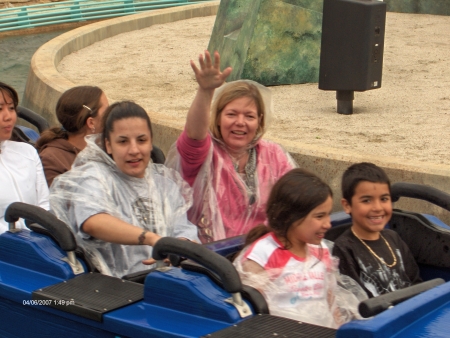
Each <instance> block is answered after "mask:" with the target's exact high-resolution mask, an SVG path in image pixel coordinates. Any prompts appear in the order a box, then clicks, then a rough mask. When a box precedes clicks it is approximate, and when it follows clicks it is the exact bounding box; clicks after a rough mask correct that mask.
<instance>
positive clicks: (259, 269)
mask: <svg viewBox="0 0 450 338" xmlns="http://www.w3.org/2000/svg"><path fill="white" fill-rule="evenodd" d="M332 205H333V201H332V192H331V189H330V187H329V186H328V185H327V184H326V183H324V182H323V181H322V180H321V179H319V178H318V177H317V176H315V175H314V174H311V173H309V172H307V171H305V170H302V169H293V170H291V171H289V172H288V173H287V174H286V175H284V176H283V177H281V178H280V179H279V181H278V182H277V183H276V184H275V185H274V187H273V189H272V191H271V193H270V197H269V200H268V202H267V217H268V221H269V226H268V227H266V226H265V225H260V226H258V227H255V228H254V229H253V230H252V231H250V233H249V234H248V236H247V242H246V247H245V248H244V250H243V251H242V253H241V254H240V255H239V256H238V257H237V258H236V260H235V266H236V268H237V270H238V272H239V274H240V276H241V278H242V281H243V283H245V284H248V285H250V286H253V287H255V288H257V289H258V290H260V291H261V292H262V293H263V294H264V296H265V298H266V300H267V302H268V305H269V309H270V313H271V314H272V315H278V316H283V317H288V318H292V319H295V320H300V321H304V322H308V323H312V324H317V325H321V326H329V327H334V328H336V327H338V326H339V325H340V324H342V323H344V322H346V321H348V320H350V319H352V318H353V317H354V316H355V315H356V313H357V311H356V309H357V305H358V304H359V301H360V300H362V299H364V298H365V294H364V291H363V290H362V289H361V288H360V287H359V286H358V285H357V284H356V282H354V281H352V280H350V279H349V278H346V277H345V284H346V285H347V286H349V287H350V286H351V289H352V292H354V293H355V294H356V296H355V295H354V294H353V293H352V292H350V291H348V290H345V289H343V288H341V287H339V286H338V284H337V279H338V278H340V276H338V275H337V273H336V271H337V270H336V267H337V262H335V260H334V258H333V257H332V256H331V253H330V250H329V249H328V246H327V243H325V241H324V235H325V233H326V231H327V230H328V229H329V228H330V226H331V225H330V213H331V209H332ZM255 238H256V239H255ZM341 282H342V281H341ZM341 285H342V284H341ZM358 297H360V299H358Z"/></svg>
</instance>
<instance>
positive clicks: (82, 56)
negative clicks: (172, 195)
mask: <svg viewBox="0 0 450 338" xmlns="http://www.w3.org/2000/svg"><path fill="white" fill-rule="evenodd" d="M213 24H214V17H207V18H195V19H190V20H185V21H179V22H174V23H170V24H165V25H157V26H152V27H149V28H146V29H143V30H140V31H135V32H132V33H126V34H121V35H119V36H116V37H114V38H110V39H107V40H104V41H101V42H99V43H96V44H94V45H92V46H90V47H88V48H85V49H82V50H81V51H78V52H76V53H73V54H71V55H69V56H67V57H66V58H64V59H63V61H62V62H61V63H60V65H59V66H58V70H59V71H60V72H62V74H63V75H64V76H65V77H67V78H68V79H70V80H71V81H72V82H74V83H76V84H80V85H81V84H95V85H98V86H100V87H101V88H103V89H104V90H105V92H106V93H107V95H108V96H109V97H110V98H111V99H112V100H114V101H116V100H125V99H132V100H134V101H136V102H138V103H139V104H141V105H143V106H144V107H145V108H146V109H147V110H148V111H149V112H150V114H151V115H152V114H153V115H154V116H158V118H159V119H161V115H163V116H164V117H163V119H167V120H171V122H172V123H175V124H177V125H179V126H180V127H181V126H183V125H184V122H185V116H186V112H187V110H188V108H189V105H190V102H191V100H192V98H193V96H194V93H195V89H196V83H195V79H194V77H193V73H192V70H191V68H190V66H189V60H190V59H196V58H197V55H198V53H199V52H201V51H203V50H204V49H205V48H206V46H207V44H208V41H209V35H210V32H211V30H212V27H213ZM449 32H450V17H446V16H431V15H417V14H416V15H411V14H399V13H388V15H387V24H386V39H385V52H384V70H383V83H382V88H380V89H377V90H372V91H366V92H363V93H355V101H354V114H353V115H351V116H344V115H339V114H337V113H336V99H335V92H325V91H321V90H319V89H318V88H317V84H305V85H291V86H278V87H272V91H273V94H274V102H275V112H276V113H275V121H274V123H273V124H272V125H271V127H270V130H269V132H268V133H267V135H266V137H267V138H269V139H270V137H271V136H272V137H276V138H277V139H282V140H290V141H291V142H295V143H298V145H299V146H300V147H301V145H302V144H307V145H313V146H320V147H324V149H327V148H334V149H338V150H337V152H339V151H345V152H346V153H351V154H352V153H356V154H361V155H364V156H366V157H368V158H373V159H374V160H375V159H376V158H379V157H380V156H389V157H395V158H397V160H399V161H402V160H412V161H422V162H427V163H436V164H447V165H448V164H450V156H448V144H449V137H448V135H447V134H448V131H449V130H450V38H449V35H448V34H449ZM330 151H333V152H334V151H335V150H332V149H330Z"/></svg>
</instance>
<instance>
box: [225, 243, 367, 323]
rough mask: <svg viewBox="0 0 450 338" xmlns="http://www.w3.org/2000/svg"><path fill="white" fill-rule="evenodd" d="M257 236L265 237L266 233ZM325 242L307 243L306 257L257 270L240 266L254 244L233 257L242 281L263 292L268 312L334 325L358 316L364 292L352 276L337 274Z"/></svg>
mask: <svg viewBox="0 0 450 338" xmlns="http://www.w3.org/2000/svg"><path fill="white" fill-rule="evenodd" d="M269 239H270V236H269ZM260 240H263V241H264V240H267V236H265V237H263V238H262V239H260ZM258 241H259V240H258ZM254 244H255V243H254ZM266 245H267V243H266ZM327 245H332V243H331V242H328V241H326V240H324V241H322V245H321V246H317V245H311V244H308V255H307V257H306V259H304V260H299V259H291V260H290V261H289V262H288V263H287V264H286V265H285V266H283V267H273V266H271V267H270V268H268V267H267V266H266V268H265V270H264V271H263V272H261V273H252V272H247V271H244V269H243V263H244V262H245V261H246V260H247V258H246V257H247V255H248V251H249V250H250V251H251V250H252V249H253V248H254V245H250V246H249V247H247V248H245V249H244V250H243V251H242V252H241V253H240V254H239V256H238V257H237V258H236V259H235V261H234V265H235V267H236V269H237V271H238V272H239V275H240V276H241V279H242V282H243V283H244V284H247V285H250V286H252V287H254V288H256V289H257V290H259V291H260V292H261V293H262V294H263V295H264V297H265V299H266V301H267V303H268V306H269V310H270V314H272V315H275V316H281V317H286V318H291V319H294V320H298V321H301V322H306V323H310V324H315V325H320V326H325V327H330V328H335V329H336V328H338V327H339V326H340V325H342V324H344V323H346V322H349V321H351V320H354V319H362V317H361V316H360V315H359V312H358V305H359V303H360V302H361V301H363V300H365V299H367V294H366V293H365V292H364V290H363V289H362V288H361V287H360V286H359V285H358V284H357V283H356V282H355V281H354V280H353V279H351V278H350V277H347V276H344V275H340V274H339V272H338V259H337V258H336V257H333V256H331V254H330V252H331V249H329V247H328V246H327ZM269 246H270V244H269ZM266 249H267V247H266ZM282 250H284V251H287V250H285V249H284V248H283V249H282ZM268 251H269V252H270V249H269V250H268ZM285 254H286V253H282V255H285ZM269 255H270V254H269ZM262 256H263V257H264V256H265V255H264V254H263V255H262ZM249 259H250V258H249ZM263 259H264V258H263ZM266 259H267V260H268V263H267V264H268V265H269V266H270V265H271V264H273V262H274V261H275V260H274V259H273V257H272V261H270V257H268V256H266ZM281 261H283V260H282V259H281V260H278V261H277V263H278V264H279V263H280V262H281ZM257 263H258V264H261V262H257ZM285 263H286V262H285Z"/></svg>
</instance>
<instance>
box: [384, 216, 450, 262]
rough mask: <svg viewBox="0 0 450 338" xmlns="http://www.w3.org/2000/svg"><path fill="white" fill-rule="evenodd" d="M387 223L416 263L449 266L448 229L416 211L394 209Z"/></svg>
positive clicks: (449, 233) (449, 243)
mask: <svg viewBox="0 0 450 338" xmlns="http://www.w3.org/2000/svg"><path fill="white" fill-rule="evenodd" d="M389 224H390V228H391V229H392V230H394V231H396V232H397V233H398V234H399V235H400V237H401V238H402V239H403V241H404V242H405V243H406V244H407V245H408V247H409V249H410V250H411V253H412V254H413V256H414V258H415V259H416V261H417V263H418V264H426V265H431V266H437V267H444V268H450V230H447V229H444V228H442V227H440V226H437V225H434V224H433V223H431V222H430V221H429V220H428V219H427V218H425V217H424V216H422V215H420V214H418V213H412V212H407V211H402V210H394V212H393V215H392V218H391V221H390V222H389Z"/></svg>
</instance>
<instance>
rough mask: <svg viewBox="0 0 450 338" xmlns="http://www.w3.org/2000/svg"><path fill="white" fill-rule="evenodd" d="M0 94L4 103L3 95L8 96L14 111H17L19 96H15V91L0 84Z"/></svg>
mask: <svg viewBox="0 0 450 338" xmlns="http://www.w3.org/2000/svg"><path fill="white" fill-rule="evenodd" d="M0 93H1V94H2V96H3V99H4V100H5V101H6V98H5V93H6V94H8V96H9V97H11V99H12V100H13V105H14V110H17V106H18V105H19V95H17V92H16V90H15V89H14V88H13V87H11V86H10V85H7V84H6V83H4V82H0Z"/></svg>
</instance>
